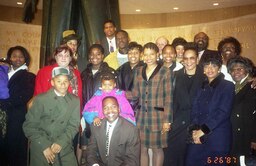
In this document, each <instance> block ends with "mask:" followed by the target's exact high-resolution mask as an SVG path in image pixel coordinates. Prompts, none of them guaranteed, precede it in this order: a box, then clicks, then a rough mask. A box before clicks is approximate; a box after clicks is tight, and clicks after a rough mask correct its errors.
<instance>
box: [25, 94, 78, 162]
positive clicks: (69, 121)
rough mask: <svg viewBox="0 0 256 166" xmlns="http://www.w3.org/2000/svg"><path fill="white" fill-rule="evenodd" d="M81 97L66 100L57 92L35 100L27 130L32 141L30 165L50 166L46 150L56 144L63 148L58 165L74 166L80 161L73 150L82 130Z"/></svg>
mask: <svg viewBox="0 0 256 166" xmlns="http://www.w3.org/2000/svg"><path fill="white" fill-rule="evenodd" d="M79 123H80V103H79V98H78V97H76V96H74V95H72V94H70V93H68V94H66V96H65V97H60V96H57V95H56V94H55V92H54V90H53V89H51V90H49V91H48V92H47V93H43V94H40V95H38V96H37V97H35V99H34V101H33V105H32V107H31V109H30V110H29V111H28V113H27V115H26V121H25V122H24V124H23V130H24V133H25V135H26V137H27V138H28V139H29V141H30V159H31V161H30V165H31V166H41V165H42V166H44V165H48V163H47V160H46V158H45V157H44V155H43V151H44V150H45V149H46V148H48V147H50V146H51V145H52V144H53V143H57V144H59V145H60V146H61V147H62V150H61V151H60V153H59V156H58V155H56V157H55V162H54V163H56V164H57V165H59V164H58V162H59V161H60V160H61V163H62V165H63V166H64V165H67V166H70V165H72V166H74V165H77V164H76V159H75V156H74V151H73V144H72V142H73V139H74V136H75V135H76V133H77V132H78V129H79Z"/></svg>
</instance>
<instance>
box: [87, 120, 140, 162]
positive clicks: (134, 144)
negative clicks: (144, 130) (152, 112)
mask: <svg viewBox="0 0 256 166" xmlns="http://www.w3.org/2000/svg"><path fill="white" fill-rule="evenodd" d="M106 124H107V120H106V119H103V121H102V124H101V126H93V125H92V126H91V130H92V136H91V139H90V142H89V145H88V147H87V149H86V153H87V162H88V166H92V165H93V164H95V163H98V164H99V165H100V166H105V165H106V166H139V165H140V139H139V132H138V129H137V128H136V126H134V125H133V124H131V123H130V122H128V121H127V120H125V119H124V118H122V117H119V119H118V122H117V124H116V126H115V128H114V131H113V134H112V137H111V142H110V147H109V148H110V149H109V156H108V158H106V156H105V147H106Z"/></svg>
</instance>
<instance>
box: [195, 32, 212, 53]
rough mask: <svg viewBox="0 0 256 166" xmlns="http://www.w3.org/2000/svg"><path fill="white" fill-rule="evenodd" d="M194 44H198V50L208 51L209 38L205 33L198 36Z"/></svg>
mask: <svg viewBox="0 0 256 166" xmlns="http://www.w3.org/2000/svg"><path fill="white" fill-rule="evenodd" d="M194 42H195V43H196V44H197V47H198V50H199V51H202V50H206V49H207V47H208V42H209V38H208V36H207V35H206V34H205V33H204V32H200V33H198V34H196V36H195V37H194Z"/></svg>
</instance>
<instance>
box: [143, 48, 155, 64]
mask: <svg viewBox="0 0 256 166" xmlns="http://www.w3.org/2000/svg"><path fill="white" fill-rule="evenodd" d="M143 54H144V57H143V59H144V62H145V63H146V64H147V65H148V66H151V65H156V64H157V58H158V53H157V52H156V51H155V50H153V49H150V48H145V49H144V52H143Z"/></svg>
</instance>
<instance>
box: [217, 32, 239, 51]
mask: <svg viewBox="0 0 256 166" xmlns="http://www.w3.org/2000/svg"><path fill="white" fill-rule="evenodd" d="M226 43H232V44H233V45H234V46H235V52H236V54H237V55H240V54H241V51H242V47H241V43H240V42H239V41H238V40H237V39H236V38H234V37H232V36H230V37H226V38H224V39H222V40H221V41H220V42H219V44H218V52H219V53H220V54H221V51H222V49H223V46H224V45H225V44H226Z"/></svg>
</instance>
